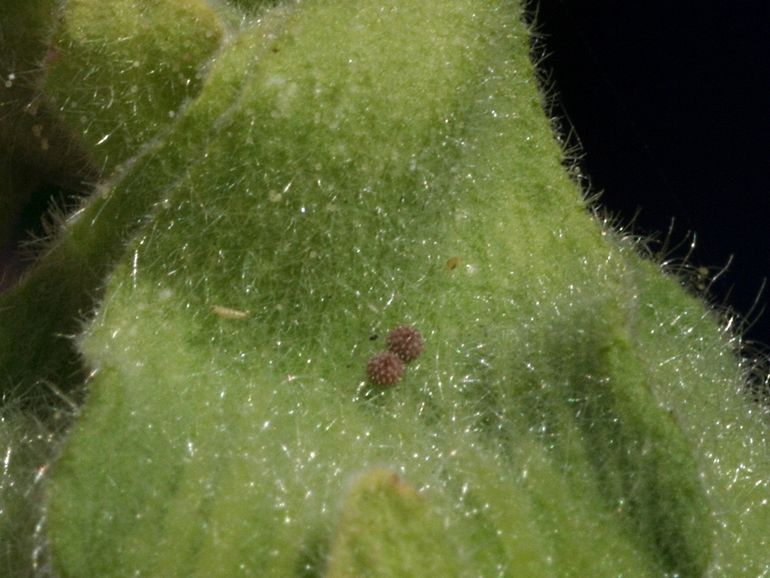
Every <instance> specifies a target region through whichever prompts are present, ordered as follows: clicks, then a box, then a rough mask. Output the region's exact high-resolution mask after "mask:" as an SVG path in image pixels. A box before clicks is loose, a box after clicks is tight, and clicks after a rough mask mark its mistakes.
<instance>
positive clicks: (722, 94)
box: [529, 0, 770, 349]
mask: <svg viewBox="0 0 770 578" xmlns="http://www.w3.org/2000/svg"><path fill="white" fill-rule="evenodd" d="M529 11H530V13H531V18H532V19H533V21H534V24H535V26H536V28H537V29H539V31H540V33H541V38H540V40H539V41H537V42H536V43H535V45H534V50H535V54H536V55H537V56H538V57H539V58H544V60H543V63H542V65H541V68H542V73H543V74H544V78H545V79H546V83H548V84H550V86H551V89H550V90H549V93H551V94H555V102H554V108H553V111H552V112H553V114H554V115H555V116H556V117H557V118H558V119H560V121H561V122H560V124H561V126H562V133H563V134H564V136H565V137H566V138H567V143H568V145H573V146H574V145H576V144H579V145H580V146H581V148H582V159H581V160H580V161H579V167H580V169H581V172H582V173H583V174H584V175H585V181H586V184H587V185H588V186H589V191H590V192H592V193H601V197H600V200H599V203H600V205H601V206H602V207H604V208H605V209H606V210H607V211H608V212H609V213H610V214H612V215H615V216H617V217H618V222H619V223H621V224H622V225H627V226H628V225H630V230H631V231H633V232H635V233H639V234H642V235H652V236H653V238H656V239H658V241H659V242H657V243H655V242H653V243H652V248H653V249H655V250H658V251H661V250H663V241H664V240H665V239H666V238H667V236H668V238H669V240H668V243H667V245H668V247H667V249H666V254H667V256H668V258H669V259H672V260H674V261H676V262H680V263H681V261H682V260H683V259H684V258H685V257H686V256H687V253H688V251H690V248H691V247H690V245H691V243H692V241H693V240H695V241H696V243H695V249H694V251H692V252H691V254H690V255H689V259H688V262H689V264H690V265H691V266H692V267H693V268H698V267H707V268H708V269H709V271H710V274H711V276H713V275H715V274H716V273H718V272H719V271H720V270H721V269H723V268H724V267H725V266H726V265H728V263H729V267H728V269H727V270H726V271H725V272H724V273H723V274H722V275H721V276H719V278H717V279H716V280H715V281H714V282H713V283H711V284H710V288H709V293H710V296H711V301H712V302H713V303H715V304H716V305H720V306H722V305H726V306H730V307H732V308H733V309H734V310H735V311H737V312H738V313H739V314H740V315H741V316H742V317H743V318H744V324H745V325H747V326H748V327H747V328H746V329H745V331H746V333H745V337H746V342H747V345H748V347H749V349H751V348H755V347H761V345H760V344H759V343H756V342H762V343H765V344H768V345H770V308H768V310H767V311H765V312H764V313H762V311H763V310H764V309H765V307H766V305H767V304H768V302H769V301H770V287H768V288H765V289H763V281H764V280H766V279H768V278H770V227H769V226H768V217H769V216H770V211H769V209H770V199H768V193H770V2H767V1H765V0H754V1H740V0H733V1H732V2H727V1H725V2H711V3H709V2H701V3H689V2H655V1H647V2H618V1H616V0H615V1H609V0H596V1H591V2H577V1H574V0H539V1H536V0H532V1H531V2H529ZM570 129H571V130H572V132H573V134H572V135H570V132H571V131H570ZM575 134H576V135H577V138H576V137H575ZM578 139H579V140H578ZM672 223H673V225H672ZM669 232H670V234H669ZM677 245H678V248H676V247H677ZM731 258H732V260H731ZM701 272H703V270H701Z"/></svg>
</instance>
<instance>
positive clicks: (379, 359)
mask: <svg viewBox="0 0 770 578" xmlns="http://www.w3.org/2000/svg"><path fill="white" fill-rule="evenodd" d="M366 375H367V377H368V378H369V381H370V382H372V383H373V384H374V385H379V386H381V387H390V386H391V385H394V384H395V383H397V382H398V381H399V380H400V379H401V378H402V377H403V376H404V362H403V361H401V359H400V358H399V357H398V355H396V354H395V353H393V352H391V351H384V352H382V353H378V354H376V355H374V356H372V357H371V358H370V359H369V362H368V363H367V364H366Z"/></svg>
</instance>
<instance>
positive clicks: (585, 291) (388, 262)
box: [0, 0, 770, 578]
mask: <svg viewBox="0 0 770 578" xmlns="http://www.w3.org/2000/svg"><path fill="white" fill-rule="evenodd" d="M529 41H530V34H529V31H528V29H527V26H526V25H525V23H524V20H523V18H522V9H521V6H520V4H519V2H518V1H514V0H442V1H441V2H425V1H423V0H384V1H383V0H304V1H302V2H299V1H297V2H292V1H288V0H287V1H282V2H247V1H240V2H232V3H227V2H216V3H214V2H206V1H204V0H158V1H155V2H147V1H146V0H116V1H115V2H111V3H105V2H100V1H98V0H70V1H69V2H68V3H67V4H66V5H64V6H63V7H62V11H61V14H60V15H59V16H58V17H57V24H56V26H55V31H54V32H53V34H52V36H51V46H50V48H51V49H50V51H48V52H47V55H48V56H47V57H46V59H45V60H44V62H43V68H44V72H43V75H42V79H41V82H40V94H41V95H42V97H43V98H44V99H45V100H44V101H45V103H46V107H47V110H48V111H50V112H51V113H52V114H55V117H56V118H57V119H58V122H61V123H63V125H64V126H66V127H68V130H69V131H70V133H69V136H70V137H71V138H72V139H73V142H76V143H78V147H79V148H80V150H82V151H85V153H84V154H86V155H87V157H88V159H89V165H90V166H93V167H96V168H97V169H96V170H97V174H98V184H97V185H96V187H95V190H94V192H93V194H92V195H91V196H90V197H89V198H88V199H87V200H86V201H85V202H84V204H83V205H82V206H81V207H80V208H79V209H78V210H76V211H74V212H73V213H72V214H70V215H68V216H66V217H63V218H62V219H61V224H60V227H59V230H58V232H57V234H56V235H55V236H54V237H53V238H52V239H51V240H49V241H47V243H46V245H45V249H44V250H43V252H42V254H41V256H40V258H39V261H38V264H37V266H36V267H35V268H34V269H32V270H31V271H30V272H29V274H28V275H27V276H26V277H25V279H24V280H23V281H22V282H21V283H20V284H19V285H18V286H17V287H15V288H14V289H12V290H11V291H9V292H6V293H5V294H3V295H2V296H0V368H2V375H3V376H4V380H5V381H2V382H0V387H1V388H2V389H1V390H0V391H2V393H3V396H4V398H5V400H6V403H7V405H6V406H5V407H4V409H3V412H4V413H3V414H2V416H3V420H4V421H3V423H4V424H7V426H8V427H6V428H5V429H0V435H3V436H4V437H3V439H2V440H1V441H2V443H3V444H4V446H5V447H7V448H8V452H7V455H8V456H11V457H9V458H7V459H6V468H5V470H3V472H4V474H3V475H4V478H3V480H4V481H3V484H4V485H3V486H0V490H1V491H2V492H3V493H2V494H0V496H1V497H2V499H3V500H5V502H0V504H3V503H7V504H9V505H11V506H13V507H12V508H9V510H8V511H11V512H17V513H16V514H14V516H15V517H16V518H15V519H17V520H24V524H23V525H24V527H29V526H30V524H29V520H32V519H34V514H35V513H37V515H38V516H39V521H40V523H38V524H35V526H36V527H37V531H36V534H35V535H36V536H38V537H40V538H41V541H42V543H44V544H45V552H46V555H45V556H44V557H43V558H44V559H45V564H43V563H42V562H39V560H41V559H43V558H41V557H40V556H39V555H38V556H37V557H35V558H32V557H30V558H29V559H33V560H35V564H37V566H38V568H40V567H42V566H43V565H45V568H47V569H49V570H50V572H52V573H54V574H55V575H56V576H58V577H60V578H69V577H73V578H74V577H77V578H82V577H91V576H93V577H97V576H98V577H100V578H101V577H112V576H115V577H118V576H156V577H174V576H180V577H182V576H184V577H188V576H200V577H204V576H206V577H208V576H227V577H235V576H254V575H260V576H266V577H271V576H275V577H294V576H296V577H311V576H312V577H326V578H343V577H345V578H348V577H349V578H353V577H362V576H367V577H378V578H389V577H392V578H397V577H404V576H425V575H437V576H438V575H441V576H458V577H469V578H470V577H475V576H485V577H492V576H532V577H541V576H542V577H550V576H565V577H566V576H574V577H584V576H619V575H623V576H632V577H637V576H638V577H644V576H651V577H652V576H656V577H657V576H672V577H673V576H680V577H682V578H685V577H687V578H695V577H700V576H725V577H728V576H730V577H733V576H745V577H750V576H752V577H753V576H760V575H763V574H766V573H768V572H770V555H769V554H768V552H770V548H768V546H770V536H769V535H768V530H767V529H768V528H770V488H769V487H768V484H770V452H769V451H768V449H770V448H768V431H767V428H768V423H767V420H768V418H767V415H766V413H765V412H764V411H762V410H761V408H760V407H759V406H757V405H754V404H753V402H752V400H750V399H748V397H747V396H746V395H745V394H744V392H743V390H744V383H745V377H746V375H745V374H746V368H745V367H744V366H743V365H742V364H741V362H740V361H739V358H738V357H737V356H736V353H735V342H734V340H733V339H732V338H731V336H730V335H729V334H727V333H726V332H724V331H722V330H721V329H720V327H719V324H718V318H717V316H716V315H715V314H714V313H713V312H712V311H710V310H709V309H708V307H706V306H705V305H704V304H703V303H702V302H700V301H698V300H697V299H696V298H694V297H692V296H690V295H689V294H688V293H687V292H686V291H685V290H684V289H683V288H682V287H681V286H680V284H679V282H678V281H677V280H676V279H674V278H672V277H671V276H668V275H667V274H664V273H663V272H662V271H661V268H660V267H659V265H657V264H655V263H653V262H651V261H648V260H646V259H645V258H643V257H642V256H641V254H640V252H639V251H638V250H637V249H638V248H637V247H636V246H635V245H634V243H633V242H632V241H630V240H628V239H624V238H623V237H622V236H621V235H619V234H617V233H616V232H614V231H613V230H611V229H610V228H608V227H607V226H606V225H605V224H604V223H602V222H600V221H599V220H598V219H597V218H596V217H595V215H594V214H593V213H592V212H591V211H590V210H589V209H590V207H588V206H587V202H586V200H585V198H584V194H583V191H581V190H580V189H579V188H578V187H577V185H576V184H575V183H574V182H573V181H572V180H571V179H570V178H569V176H568V174H567V172H566V171H565V169H564V153H563V151H562V150H561V148H560V147H559V145H558V144H557V142H556V140H555V139H554V137H553V134H552V128H551V126H550V123H549V120H548V118H547V116H546V115H545V114H544V112H543V106H542V102H543V99H542V95H541V94H540V92H539V91H538V83H537V81H536V73H535V69H534V66H533V63H532V62H531V60H530V54H529V47H530V43H529ZM418 338H419V340H418ZM86 374H87V375H89V376H90V377H89V379H88V384H87V386H88V396H87V399H86V400H85V402H84V404H83V405H82V406H77V407H76V408H75V409H71V414H70V415H71V419H72V421H73V422H74V424H73V426H72V428H71V430H70V431H69V433H68V434H67V436H66V439H64V441H63V442H62V443H60V444H59V445H58V446H57V451H56V452H55V455H54V452H53V451H51V452H50V453H48V454H46V458H45V459H44V461H43V462H42V463H41V462H40V458H36V459H33V458H35V456H38V455H39V454H36V453H34V452H33V450H34V451H39V449H38V448H39V445H41V444H38V445H35V444H33V443H31V441H30V440H32V439H33V438H34V439H38V440H41V439H42V440H44V441H45V440H49V439H53V438H52V437H51V438H48V437H45V436H42V435H40V434H35V433H34V431H35V430H34V429H33V428H32V426H31V425H30V419H31V418H30V416H42V417H40V418H39V419H40V420H43V422H42V423H43V424H44V425H45V426H47V427H48V428H49V430H56V428H55V427H54V425H52V424H55V421H52V420H55V417H56V415H57V411H56V410H55V409H51V403H52V402H51V398H50V395H49V393H50V392H51V391H53V392H55V393H56V395H57V397H58V398H59V399H65V400H68V401H70V402H72V404H73V407H75V405H76V403H77V402H78V400H76V399H73V393H72V392H73V391H78V388H77V386H78V385H82V383H83V379H84V377H83V376H84V375H86ZM36 399H42V400H44V401H43V402H42V403H34V400H36ZM9 400H13V404H11V403H10V401H9ZM29 400H32V401H29ZM46 404H48V407H49V411H47V412H46V411H43V412H41V411H40V407H41V406H42V407H44V408H45V407H47V406H46ZM55 407H59V406H55ZM35 419H38V418H35ZM35 423H41V422H39V421H36V422H35ZM26 442H29V443H26ZM25 443H26V445H25ZM42 445H45V443H43V444H42ZM25 448H31V449H29V451H26V450H25ZM25 451H26V453H25ZM16 456H27V457H28V458H29V459H26V460H22V459H17V458H16ZM29 456H32V457H31V458H30V457H29ZM30 464H37V467H38V470H37V471H39V472H40V476H33V477H32V478H34V479H33V482H32V484H33V486H34V487H35V488H37V489H39V488H42V489H43V491H42V492H41V491H35V492H34V495H35V496H36V497H37V499H39V500H40V502H37V501H35V502H34V503H32V502H24V501H23V495H22V494H21V493H20V492H18V491H15V490H14V491H11V490H9V488H11V484H16V485H14V486H13V487H14V488H16V487H18V483H21V482H16V480H29V479H30V476H29V472H30V471H31V469H30V468H31V467H32V466H31V465H30ZM11 466H13V467H11ZM25 475H26V477H25ZM27 483H29V482H27ZM25 504H26V505H25ZM30 504H31V505H30ZM18 512H21V513H18ZM30 512H32V515H30ZM8 527H9V526H8V525H7V524H6V525H5V526H0V531H3V532H6V533H9V530H7V528H8ZM3 528H5V529H3ZM22 542H23V541H22ZM29 542H32V543H33V544H34V543H36V542H35V540H30V541H29ZM25 544H27V542H23V543H20V545H19V546H18V548H16V549H15V550H13V552H12V555H11V554H9V555H8V556H7V559H8V560H14V561H13V562H7V565H11V564H14V565H17V564H21V563H20V562H17V560H19V559H21V558H22V557H21V556H19V555H18V552H19V548H23V547H24V546H25ZM0 555H2V552H0ZM14 568H15V569H20V566H14ZM20 571H21V570H20Z"/></svg>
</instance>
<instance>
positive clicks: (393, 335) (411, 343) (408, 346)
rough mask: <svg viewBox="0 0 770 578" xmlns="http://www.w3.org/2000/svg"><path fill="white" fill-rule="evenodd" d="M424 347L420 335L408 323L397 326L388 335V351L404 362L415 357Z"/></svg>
mask: <svg viewBox="0 0 770 578" xmlns="http://www.w3.org/2000/svg"><path fill="white" fill-rule="evenodd" d="M424 349H425V343H424V342H423V340H422V335H420V332H419V331H417V330H416V329H415V328H414V327H410V326H409V325H402V326H401V327H397V328H396V329H394V330H393V331H391V332H390V334H389V335H388V351H390V352H391V353H395V354H396V355H397V356H398V357H399V358H400V359H401V361H403V362H404V363H409V362H410V361H413V360H415V359H417V358H418V357H419V356H420V354H421V353H422V352H423V350H424Z"/></svg>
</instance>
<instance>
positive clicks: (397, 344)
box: [366, 325, 425, 387]
mask: <svg viewBox="0 0 770 578" xmlns="http://www.w3.org/2000/svg"><path fill="white" fill-rule="evenodd" d="M387 346H388V350H387V351H383V352H382V353H377V354H376V355H373V356H372V357H371V358H370V359H369V362H368V363H367V364H366V375H367V377H368V378H369V381H370V382H371V383H373V384H374V385H377V386H379V387H390V386H392V385H395V384H396V383H398V382H399V381H400V380H401V378H402V377H404V371H405V369H406V365H405V364H407V363H409V362H410V361H414V360H415V359H417V358H418V357H419V356H420V354H421V353H422V352H423V350H424V349H425V343H424V341H423V339H422V335H420V332H419V331H417V330H416V329H415V328H414V327H410V326H409V325H402V326H400V327H397V328H395V329H394V330H393V331H391V332H390V333H389V334H388V339H387Z"/></svg>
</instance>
